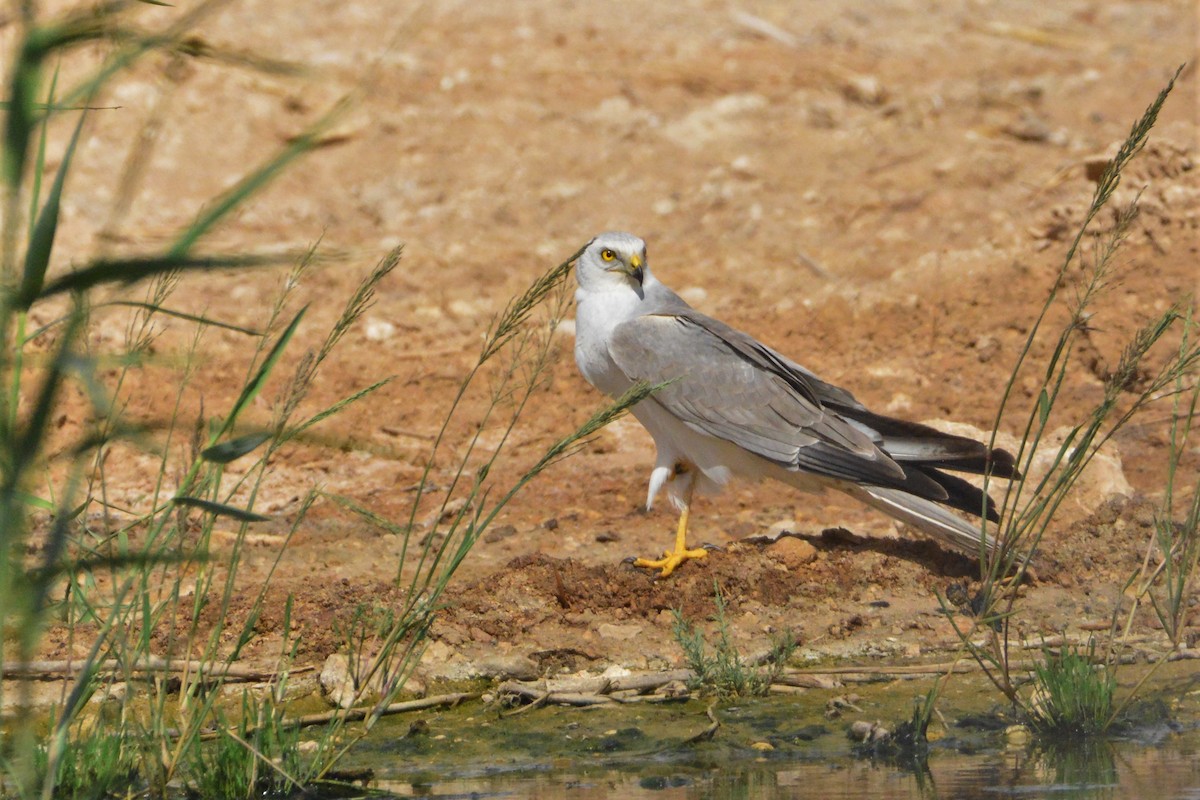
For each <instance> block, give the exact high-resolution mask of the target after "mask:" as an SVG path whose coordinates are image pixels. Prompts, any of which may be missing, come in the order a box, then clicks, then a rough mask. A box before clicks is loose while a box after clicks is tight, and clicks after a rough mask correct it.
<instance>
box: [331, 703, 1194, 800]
mask: <svg viewBox="0 0 1200 800" xmlns="http://www.w3.org/2000/svg"><path fill="white" fill-rule="evenodd" d="M905 694H907V693H905ZM815 701H816V698H815V697H814V698H813V699H812V700H808V699H805V698H787V699H779V698H771V699H766V700H757V701H748V702H746V703H744V704H740V705H726V706H724V707H721V706H718V707H717V708H716V715H717V718H718V719H720V721H721V723H722V724H721V728H720V730H719V731H718V732H717V733H716V735H715V736H714V737H713V738H712V740H711V741H702V742H688V741H687V740H688V739H689V738H691V737H693V736H695V735H696V734H698V733H700V732H701V731H702V730H704V728H705V727H707V725H708V718H707V717H706V716H705V710H706V705H705V704H703V703H700V702H698V701H690V702H687V703H679V704H675V705H670V706H653V707H650V706H630V707H620V708H617V709H603V710H598V711H588V710H580V709H563V708H541V709H536V710H533V711H530V712H528V713H525V714H520V715H517V716H513V717H501V716H500V715H499V714H498V713H496V712H495V711H488V710H485V709H481V708H480V707H478V706H477V707H476V708H475V709H473V710H467V711H466V712H461V711H460V712H450V713H446V714H437V715H432V716H431V717H429V718H426V719H425V720H423V722H422V723H421V724H419V725H418V726H416V727H415V728H414V727H412V722H413V721H412V720H411V719H404V720H400V719H395V720H388V719H385V720H382V721H381V722H380V724H379V726H377V727H376V729H375V730H374V731H373V732H372V734H371V736H370V737H369V738H368V740H367V741H366V742H364V743H362V744H360V745H359V746H358V747H356V748H355V749H354V750H353V751H352V754H351V757H350V759H349V760H348V761H347V762H345V763H344V764H343V766H345V767H348V768H354V767H359V768H361V767H369V768H371V769H372V770H373V771H374V774H375V780H374V781H373V782H372V784H371V785H372V787H373V788H376V789H380V790H383V791H385V792H388V793H391V794H392V795H393V796H397V797H428V798H465V797H470V798H491V797H504V798H509V797H514V798H557V797H567V798H579V799H580V800H585V799H586V800H592V799H593V798H634V799H636V798H655V799H656V800H668V799H671V798H679V799H680V800H682V799H683V798H688V799H689V800H690V799H691V798H790V797H816V798H830V799H831V800H835V799H837V798H846V800H851V799H852V800H884V799H885V798H886V799H887V800H892V799H893V798H966V799H970V798H983V799H990V800H996V798H1022V800H1024V799H1025V798H1030V799H1034V798H1048V799H1049V798H1052V799H1053V800H1061V799H1063V798H1071V799H1074V798H1087V799H1088V800H1092V799H1093V798H1094V799H1096V800H1099V799H1100V798H1104V799H1105V800H1110V799H1111V800H1116V799H1117V798H1138V800H1155V799H1157V798H1171V799H1173V800H1200V729H1197V728H1196V727H1195V726H1189V727H1186V728H1184V727H1181V726H1179V725H1178V724H1174V725H1170V726H1168V725H1164V724H1159V725H1156V726H1146V727H1143V728H1141V729H1140V730H1139V731H1138V732H1137V734H1136V736H1134V737H1132V738H1126V739H1124V740H1115V741H1105V742H1096V743H1091V744H1079V743H1072V742H1064V743H1061V745H1059V746H1056V747H1055V748H1054V749H1053V751H1047V750H1045V749H1042V748H1037V747H1034V746H1032V745H1030V744H1029V743H1028V742H1026V741H1024V740H1023V737H1022V736H1021V735H1020V734H1018V735H1016V736H1013V735H1006V734H1005V733H1004V732H1003V731H997V730H990V731H989V730H981V729H979V728H978V727H967V728H963V727H960V726H957V725H953V724H952V725H951V727H950V729H949V730H948V731H946V732H945V734H944V736H943V737H942V738H940V739H939V740H937V741H935V742H933V743H932V746H931V749H930V753H929V756H928V758H927V759H926V761H925V763H924V765H923V766H916V765H914V764H912V763H907V764H897V763H895V762H891V763H889V762H886V761H883V760H880V759H871V758H868V757H864V756H861V755H855V754H854V747H853V745H852V744H851V743H850V742H849V740H848V739H847V738H846V735H845V729H846V727H847V725H848V722H847V721H846V720H836V721H826V720H824V719H823V717H822V716H821V715H820V713H817V714H816V715H815V716H814V713H813V712H814V711H818V710H819V709H820V706H819V704H817V703H816V702H815ZM876 711H879V712H882V713H884V716H883V718H884V719H889V718H895V716H894V715H893V716H892V717H889V716H887V715H886V711H885V710H884V709H882V708H878V707H876V708H872V709H870V713H869V714H867V715H863V716H864V718H874V717H875V712H876Z"/></svg>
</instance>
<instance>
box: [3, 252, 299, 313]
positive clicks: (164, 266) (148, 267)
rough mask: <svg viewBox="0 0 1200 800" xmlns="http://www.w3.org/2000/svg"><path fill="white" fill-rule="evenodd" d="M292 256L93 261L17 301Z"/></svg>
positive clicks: (268, 262) (277, 261)
mask: <svg viewBox="0 0 1200 800" xmlns="http://www.w3.org/2000/svg"><path fill="white" fill-rule="evenodd" d="M287 258H290V256H285V255H284V254H282V253H278V254H266V255H225V256H194V257H193V256H184V255H171V254H168V255H165V256H162V255H160V256H147V257H145V258H120V259H111V260H109V259H104V260H100V261H93V262H92V263H91V264H90V265H88V266H86V267H84V268H83V269H80V270H76V271H75V272H72V273H70V274H68V275H64V276H62V277H61V278H57V279H55V280H53V281H50V283H48V284H47V285H46V286H45V287H44V288H42V290H41V291H40V292H38V293H37V294H36V295H34V296H31V297H25V296H21V297H18V300H17V302H18V303H19V304H20V305H22V306H23V307H26V308H27V307H29V305H31V304H32V303H33V302H34V301H35V300H41V299H44V298H47V297H52V296H54V295H56V294H62V293H64V292H86V291H87V290H89V289H93V288H95V287H97V286H100V285H102V284H106V283H120V284H126V285H127V284H131V283H137V282H138V281H140V280H144V279H146V278H150V277H153V276H155V275H161V274H162V273H164V272H184V271H191V270H214V269H231V268H236V269H245V268H247V267H262V266H270V265H275V264H280V263H282V262H283V261H285V260H286V259H287Z"/></svg>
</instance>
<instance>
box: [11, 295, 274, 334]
mask: <svg viewBox="0 0 1200 800" xmlns="http://www.w3.org/2000/svg"><path fill="white" fill-rule="evenodd" d="M109 306H128V307H129V308H140V309H144V310H146V311H150V312H152V313H154V314H163V315H165V316H168V317H175V318H177V319H182V320H187V321H188V322H194V323H196V324H197V325H203V326H205V327H209V328H221V329H222V330H227V331H233V332H234V333H244V334H245V335H247V336H264V335H265V334H264V332H263V331H260V330H255V329H254V328H245V327H242V326H241V325H234V324H233V323H231V322H222V321H221V320H219V319H212V318H211V317H206V316H204V315H202V314H188V313H187V312H185V311H175V310H174V309H170V308H164V307H163V306H157V305H154V304H153V303H143V302H140V301H138V300H109V301H108V302H106V303H95V304H93V305H92V310H93V311H94V310H96V309H98V308H108V307H109ZM66 320H67V317H65V316H64V317H59V318H58V319H54V320H51V321H50V322H47V323H46V324H45V325H43V326H41V327H40V328H38V329H37V330H35V331H33V332H31V333H29V334H27V335H26V336H25V337H24V338H23V339H22V340H21V341H20V344H28V343H29V342H31V341H33V340H34V339H36V338H37V337H39V336H41V335H42V334H44V333H46V331H48V330H50V329H51V328H54V327H56V326H58V325H61V324H62V323H63V322H65V321H66Z"/></svg>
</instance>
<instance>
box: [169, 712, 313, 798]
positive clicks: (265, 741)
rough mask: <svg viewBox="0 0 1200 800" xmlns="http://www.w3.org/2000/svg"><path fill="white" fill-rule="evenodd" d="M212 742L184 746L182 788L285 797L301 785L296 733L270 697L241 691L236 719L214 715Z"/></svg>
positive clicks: (203, 793)
mask: <svg viewBox="0 0 1200 800" xmlns="http://www.w3.org/2000/svg"><path fill="white" fill-rule="evenodd" d="M219 719H220V722H221V726H220V729H219V732H218V733H217V739H216V741H215V742H213V743H211V744H210V745H207V746H201V747H198V748H195V749H193V750H191V751H190V755H189V760H190V764H189V769H188V771H187V778H186V783H187V788H188V793H189V794H190V795H191V796H193V797H196V798H205V800H251V798H272V797H287V796H290V795H291V794H293V793H294V792H295V791H296V790H298V789H300V788H302V786H301V783H300V778H302V777H303V775H304V765H303V762H302V760H301V757H300V746H299V744H300V733H299V730H298V729H297V728H295V727H294V726H290V725H286V724H284V721H283V711H282V709H280V708H279V707H278V705H277V704H276V703H275V702H274V700H273V699H272V698H271V697H267V698H265V699H263V700H262V701H256V700H254V699H252V698H251V697H250V695H249V693H247V694H245V695H244V696H243V707H242V711H241V714H240V716H239V717H238V719H237V720H236V722H233V723H231V722H230V721H229V720H226V719H223V718H221V717H220V716H219Z"/></svg>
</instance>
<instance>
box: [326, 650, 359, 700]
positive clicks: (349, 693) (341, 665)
mask: <svg viewBox="0 0 1200 800" xmlns="http://www.w3.org/2000/svg"><path fill="white" fill-rule="evenodd" d="M321 689H322V690H324V692H325V697H326V699H328V700H329V702H330V703H332V704H333V705H335V706H337V707H338V708H349V707H350V706H352V705H354V698H355V695H356V694H357V691H356V690H355V687H354V676H352V675H351V674H350V659H349V658H347V657H346V656H344V655H342V654H341V653H334V654H332V655H331V656H329V658H327V659H325V665H324V666H323V667H321Z"/></svg>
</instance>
